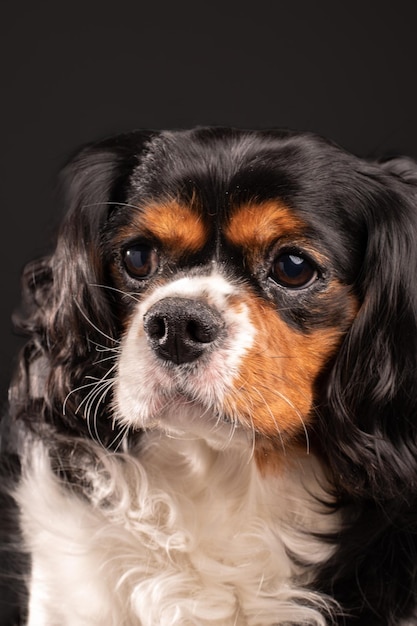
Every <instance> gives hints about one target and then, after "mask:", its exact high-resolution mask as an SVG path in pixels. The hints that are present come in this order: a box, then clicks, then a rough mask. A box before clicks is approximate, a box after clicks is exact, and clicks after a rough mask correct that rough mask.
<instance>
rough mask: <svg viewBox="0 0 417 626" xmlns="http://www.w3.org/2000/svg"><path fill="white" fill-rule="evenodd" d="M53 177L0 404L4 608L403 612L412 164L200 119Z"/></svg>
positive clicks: (404, 618)
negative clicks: (16, 573)
mask: <svg viewBox="0 0 417 626" xmlns="http://www.w3.org/2000/svg"><path fill="white" fill-rule="evenodd" d="M60 180H61V192H62V193H61V196H62V206H64V207H65V209H66V211H65V217H64V218H63V221H62V225H61V227H60V229H59V232H58V235H57V241H56V247H55V250H54V252H53V253H52V254H51V255H50V256H47V257H46V258H43V259H41V260H39V261H35V262H32V263H31V264H29V266H28V267H27V268H26V270H25V271H24V274H23V285H24V289H23V303H22V307H21V309H20V310H19V313H18V314H17V315H16V324H17V328H18V329H19V330H20V331H21V332H23V333H24V334H25V335H26V336H27V343H26V344H25V346H24V347H23V349H22V352H21V355H20V357H19V359H18V361H17V367H16V373H15V375H14V377H13V380H12V384H11V391H10V409H9V413H8V415H7V417H5V418H4V420H3V431H4V436H3V446H4V452H3V460H4V465H7V466H8V467H10V466H15V467H16V468H18V472H16V478H15V480H14V482H13V484H12V486H11V490H12V491H11V494H12V497H13V502H14V506H15V510H16V513H17V516H18V521H19V524H18V526H19V537H20V545H21V549H22V552H23V553H25V554H26V555H27V560H28V565H29V567H28V574H27V605H28V606H27V610H24V611H23V614H24V615H23V623H25V624H27V625H28V626H64V625H65V626H173V625H181V626H186V625H190V626H191V625H195V626H200V625H201V626H273V625H274V626H279V625H286V626H288V625H289V624H293V625H294V624H295V625H302V624H303V625H307V624H308V625H314V626H324V625H325V624H326V625H331V624H338V625H342V624H343V625H352V626H394V625H395V626H398V625H401V626H406V625H407V626H410V625H412V624H417V617H416V616H417V613H416V606H417V597H416V592H417V388H416V380H417V331H416V318H417V258H416V257H417V245H416V234H417V166H416V164H415V163H414V162H413V161H412V160H411V159H407V158H403V157H395V158H394V157H393V158H389V159H388V158H387V159H385V160H381V161H375V162H371V161H370V160H364V159H360V158H358V157H356V156H353V155H351V154H349V153H348V152H346V151H344V150H343V149H341V148H340V147H338V146H337V145H335V144H333V143H332V142H330V141H327V140H325V139H323V138H321V137H318V136H316V135H315V134H312V133H298V132H292V131H286V130H284V131H281V130H256V131H249V130H240V129H234V128H219V127H199V128H194V129H191V130H178V131H134V132H131V133H127V134H124V135H120V136H116V137H112V138H109V139H105V140H103V141H100V142H98V143H94V144H92V145H87V146H85V147H84V148H82V149H81V150H80V151H79V152H77V154H76V155H74V157H73V158H72V159H71V160H70V162H69V163H68V164H67V165H66V166H65V167H64V168H63V171H62V177H61V179H60ZM3 473H4V476H5V478H4V480H3V482H4V483H8V488H10V479H11V473H10V472H9V471H8V470H4V472H3Z"/></svg>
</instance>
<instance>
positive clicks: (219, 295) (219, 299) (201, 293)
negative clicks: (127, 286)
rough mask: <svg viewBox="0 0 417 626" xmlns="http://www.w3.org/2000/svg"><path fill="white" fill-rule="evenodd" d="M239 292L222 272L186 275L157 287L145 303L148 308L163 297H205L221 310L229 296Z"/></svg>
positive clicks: (209, 302) (144, 305)
mask: <svg viewBox="0 0 417 626" xmlns="http://www.w3.org/2000/svg"><path fill="white" fill-rule="evenodd" d="M236 293H237V289H236V288H235V287H234V286H233V285H232V284H231V283H230V282H228V281H227V280H226V279H225V278H224V277H223V276H221V275H220V274H211V275H209V276H191V277H188V276H184V277H182V278H178V279H177V280H174V281H172V282H170V283H167V284H165V285H162V286H161V287H157V289H155V291H154V292H153V293H152V294H151V295H150V296H148V297H147V298H145V300H144V301H143V305H142V306H141V307H140V309H142V307H144V308H145V309H146V310H147V309H149V308H150V307H151V306H152V305H153V304H155V303H156V302H159V300H162V299H163V298H174V297H180V298H190V299H193V298H194V299H196V300H197V299H204V298H206V300H207V302H208V304H210V305H211V306H214V307H216V308H217V309H218V310H219V311H221V310H222V309H223V307H224V305H225V303H226V300H227V298H228V296H231V295H234V294H236Z"/></svg>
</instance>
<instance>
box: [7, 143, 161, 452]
mask: <svg viewBox="0 0 417 626" xmlns="http://www.w3.org/2000/svg"><path fill="white" fill-rule="evenodd" d="M150 135H151V133H142V132H140V131H138V132H133V133H129V134H127V135H125V136H118V137H116V138H115V139H107V140H104V141H101V142H99V143H96V144H93V145H90V146H87V147H85V148H83V149H82V150H80V151H79V152H78V153H77V154H76V155H75V156H74V157H73V158H72V159H71V161H70V162H69V163H68V164H67V166H66V167H64V168H63V170H62V172H61V175H60V180H59V187H60V194H59V195H60V198H61V202H62V205H63V208H64V212H65V218H64V220H63V222H62V225H61V227H60V230H59V232H58V235H57V243H56V248H55V251H54V252H53V253H52V254H51V255H50V256H47V257H45V258H42V259H40V260H37V261H35V262H32V263H30V264H29V265H28V266H27V267H26V268H25V270H24V273H23V277H22V282H23V289H22V291H23V302H22V307H21V310H20V311H19V313H18V314H16V315H15V317H14V323H15V326H16V329H17V331H18V332H20V333H22V334H24V335H26V336H28V337H29V339H28V342H27V344H26V345H25V346H24V348H23V350H22V352H21V355H20V359H19V361H18V363H17V368H16V375H15V377H14V379H13V381H12V385H11V390H10V397H11V410H12V414H14V416H15V417H19V416H20V417H23V418H24V419H25V420H26V422H29V423H30V422H31V420H30V415H31V413H33V414H37V415H39V413H41V414H43V416H44V419H45V421H46V422H51V421H52V422H54V424H55V427H56V428H57V429H58V431H59V430H61V431H62V430H63V429H66V430H68V429H69V430H72V429H73V430H74V431H75V432H79V431H80V428H81V429H82V428H83V422H85V421H84V420H83V419H82V418H80V415H79V412H78V408H79V406H80V402H81V396H80V395H79V393H77V391H75V390H76V389H77V388H79V387H82V386H85V385H87V384H88V382H89V381H90V382H91V380H92V379H94V378H97V380H98V379H100V378H101V377H102V376H103V374H104V372H105V371H107V370H108V364H106V368H105V369H103V366H102V365H100V364H99V363H98V361H100V360H101V359H100V356H99V354H98V352H97V347H98V346H101V347H102V348H103V349H106V348H114V347H115V342H114V340H113V339H112V337H116V336H117V325H118V320H117V318H116V316H115V315H114V313H113V309H112V295H111V293H110V292H108V291H106V290H104V289H102V288H100V285H103V284H105V283H106V276H105V273H106V263H105V260H104V259H102V258H100V249H101V236H102V229H103V225H104V224H105V222H106V220H107V219H108V216H109V214H110V213H111V210H112V208H113V207H114V206H115V204H117V203H118V202H123V200H124V194H125V192H126V185H127V182H128V178H129V175H130V173H131V171H132V168H133V167H134V166H135V165H136V163H137V160H138V155H139V154H140V151H141V149H142V148H143V146H144V145H145V143H146V141H147V140H148V139H149V137H150ZM88 377H90V378H89V379H88ZM64 403H65V411H64V408H63V407H64ZM39 422H40V420H37V423H39ZM100 423H101V424H102V425H103V424H105V426H103V429H104V430H103V432H100V433H98V437H99V438H100V440H101V441H102V442H104V443H105V442H107V441H108V440H109V438H110V437H111V438H114V432H110V431H111V428H112V426H111V422H110V421H109V423H108V424H106V420H100ZM33 426H36V424H33ZM84 428H87V425H86V424H85V423H84ZM107 431H108V432H107Z"/></svg>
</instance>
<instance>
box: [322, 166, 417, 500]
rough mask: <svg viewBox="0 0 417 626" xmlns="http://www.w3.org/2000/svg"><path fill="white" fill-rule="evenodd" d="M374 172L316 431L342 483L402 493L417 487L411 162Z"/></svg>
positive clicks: (416, 287)
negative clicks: (348, 320) (350, 307)
mask: <svg viewBox="0 0 417 626" xmlns="http://www.w3.org/2000/svg"><path fill="white" fill-rule="evenodd" d="M381 170H382V172H381ZM373 177H374V181H373V184H374V201H373V202H371V203H370V204H369V203H368V207H369V208H368V209H367V211H368V212H367V215H366V220H367V232H368V242H367V251H366V257H365V261H364V264H363V268H362V272H361V277H360V280H359V283H358V285H357V288H358V292H359V295H360V298H361V300H362V306H361V308H360V311H359V313H358V315H357V318H356V320H355V321H354V323H353V326H352V328H351V330H350V332H349V334H348V335H347V337H346V340H345V342H344V344H343V346H342V348H341V350H340V352H339V354H338V356H337V359H336V361H335V363H334V366H333V369H332V371H331V373H330V378H329V380H328V387H327V407H326V409H325V410H324V411H323V413H322V418H321V419H322V423H321V426H322V431H321V434H320V439H321V441H322V444H323V446H324V448H325V451H326V453H327V454H326V456H327V458H328V460H329V463H330V465H331V466H333V469H334V474H335V478H336V480H337V481H338V484H339V486H340V488H341V490H342V491H344V492H346V491H347V492H349V493H350V494H351V495H353V496H355V495H356V496H360V497H363V496H365V497H371V498H376V499H377V500H381V499H382V500H389V499H390V498H395V499H397V501H398V498H400V499H401V498H404V499H405V500H406V499H407V498H409V497H410V496H411V494H413V493H415V491H416V488H417V389H416V387H415V383H416V379H417V165H416V164H415V163H414V162H412V161H411V160H409V159H393V160H391V161H389V162H386V163H384V164H382V165H380V166H379V167H378V170H376V172H375V173H374V175H373Z"/></svg>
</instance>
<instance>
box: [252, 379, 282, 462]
mask: <svg viewBox="0 0 417 626" xmlns="http://www.w3.org/2000/svg"><path fill="white" fill-rule="evenodd" d="M252 389H253V390H254V391H256V393H257V394H258V395H259V397H260V398H261V400H262V402H263V403H264V404H265V406H266V409H267V411H268V413H269V414H270V416H271V417H272V421H273V422H274V424H275V427H276V429H277V433H278V436H279V438H280V441H281V445H282V450H283V453H284V455H286V454H287V451H286V449H285V443H284V440H283V438H282V434H281V429H280V427H279V426H278V423H277V420H276V419H275V415H274V414H273V412H272V411H271V408H270V406H269V404H268V403H267V401H266V400H265V398H264V396H263V395H262V393H261V392H260V391H259V389H257V388H256V387H252ZM282 399H283V400H284V401H285V397H282Z"/></svg>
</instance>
